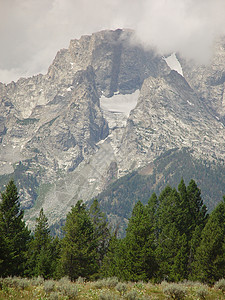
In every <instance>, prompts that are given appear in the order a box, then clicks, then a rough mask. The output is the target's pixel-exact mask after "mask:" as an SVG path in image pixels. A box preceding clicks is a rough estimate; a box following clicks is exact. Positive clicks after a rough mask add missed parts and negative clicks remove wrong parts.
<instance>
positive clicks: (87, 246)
mask: <svg viewBox="0 0 225 300" xmlns="http://www.w3.org/2000/svg"><path fill="white" fill-rule="evenodd" d="M64 230H65V237H64V238H63V241H62V253H61V263H62V268H63V272H64V275H68V276H69V277H70V279H71V280H72V281H74V280H75V279H77V278H78V277H79V276H81V277H86V278H90V277H91V275H93V274H95V273H96V272H97V269H98V265H97V257H98V255H97V251H96V247H97V241H96V240H95V239H94V226H93V223H92V221H91V219H90V216H89V214H88V212H87V210H86V206H85V205H84V204H83V203H82V201H78V202H77V204H76V205H75V206H73V207H72V209H71V212H69V213H68V215H67V218H66V223H65V227H64Z"/></svg>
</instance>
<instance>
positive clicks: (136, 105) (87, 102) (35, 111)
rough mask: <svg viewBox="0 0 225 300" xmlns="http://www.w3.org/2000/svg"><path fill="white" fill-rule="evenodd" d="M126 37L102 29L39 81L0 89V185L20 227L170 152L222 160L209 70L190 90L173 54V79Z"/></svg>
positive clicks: (60, 56) (191, 74)
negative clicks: (22, 218) (15, 199)
mask: <svg viewBox="0 0 225 300" xmlns="http://www.w3.org/2000/svg"><path fill="white" fill-rule="evenodd" d="M133 37H134V32H132V31H130V30H115V31H112V30H110V31H107V30H105V31H101V32H98V33H95V34H92V35H89V36H83V37H81V38H80V39H79V40H71V42H70V45H69V48H68V49H63V50H60V51H59V52H58V53H57V55H56V57H55V59H54V61H53V63H52V64H51V66H50V67H49V69H48V72H47V74H46V75H37V76H33V77H30V78H26V79H25V78H22V79H20V80H18V81H17V82H12V83H10V84H8V85H4V84H0V101H1V106H0V154H1V155H0V165H1V168H0V175H1V176H0V183H1V184H4V183H5V182H6V181H7V179H8V178H9V177H11V176H14V177H15V179H16V180H17V182H18V185H19V187H21V190H20V192H21V200H22V205H23V207H25V208H27V209H28V210H27V212H26V217H27V219H28V220H29V222H30V224H31V223H32V220H33V219H34V218H35V216H36V215H37V213H38V212H39V209H40V207H43V208H44V211H45V212H46V215H47V216H48V218H49V222H50V223H54V222H56V221H57V220H60V219H61V218H63V217H65V215H66V213H67V211H68V210H70V207H71V205H74V204H75V203H76V201H77V200H78V199H83V200H85V201H86V200H89V199H91V198H92V197H93V196H95V195H97V194H98V193H100V192H101V191H103V190H104V189H105V188H107V186H108V185H109V184H110V183H111V182H113V181H115V180H116V179H118V178H121V177H122V176H124V175H126V174H129V173H130V172H132V171H133V170H137V169H138V168H140V167H144V166H145V165H148V164H150V163H151V162H153V161H154V160H155V159H156V158H157V157H159V156H160V155H162V154H163V153H164V152H166V151H168V150H171V149H182V148H184V147H185V149H187V151H189V152H190V153H191V156H192V157H193V158H195V159H200V160H204V161H206V162H207V161H208V162H213V163H215V164H217V163H218V164H223V163H224V157H225V145H224V136H225V129H224V125H223V123H222V122H221V121H222V120H223V108H224V103H223V102H224V101H223V100H221V99H223V89H224V82H223V80H222V79H221V80H222V81H221V80H216V78H217V77H218V72H216V71H215V72H214V71H212V72H211V71H210V72H209V74H208V75H207V76H206V75H205V76H206V79H205V81H204V84H201V85H200V83H199V84H198V80H200V79H199V78H200V77H199V75H196V73H195V72H196V71H195V70H196V68H197V67H196V66H193V69H192V65H191V64H190V65H188V67H187V62H186V61H185V60H184V59H182V58H180V57H178V59H179V61H180V63H181V67H182V70H183V75H184V76H181V75H180V74H178V73H177V72H176V71H171V69H170V67H169V66H168V65H167V63H166V61H165V60H164V59H163V57H161V56H160V55H158V54H157V53H155V52H154V50H146V49H144V48H142V47H141V45H139V44H137V43H134V42H133ZM217 47H218V46H217ZM224 53H225V50H224V52H223V50H221V49H220V51H217V52H216V54H215V55H216V57H215V59H214V61H215V62H219V61H220V59H221V57H223V55H224ZM199 68H200V67H199ZM207 68H209V69H210V67H205V69H204V70H209V69H207ZM212 68H213V70H217V68H218V69H220V73H221V72H222V71H221V70H222V69H223V67H221V66H220V65H219V63H215V64H213V66H212ZM197 70H198V69H197ZM201 70H203V66H201ZM210 70H211V69H210ZM197 72H198V71H197ZM202 73H203V71H202ZM198 74H200V73H198ZM221 76H222V75H221ZM194 78H196V80H195V81H194ZM221 78H222V77H221ZM198 87H200V89H198ZM212 91H213V99H212V103H211V102H210V101H211V100H210V95H212ZM217 95H218V99H217V98H216V97H217ZM118 99H120V100H118ZM107 100H108V101H109V102H107ZM113 101H114V102H113ZM127 101H128V102H127ZM126 103H129V104H127V108H126ZM210 103H211V104H210ZM124 105H125V106H124ZM117 201H119V200H118V199H117Z"/></svg>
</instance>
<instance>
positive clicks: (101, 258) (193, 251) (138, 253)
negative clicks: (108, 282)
mask: <svg viewBox="0 0 225 300" xmlns="http://www.w3.org/2000/svg"><path fill="white" fill-rule="evenodd" d="M23 215H24V212H23V210H21V209H20V203H19V196H18V191H17V188H16V185H15V183H14V181H13V180H10V182H9V183H8V185H7V186H6V189H5V191H4V192H2V193H1V202H0V276H1V277H7V276H22V277H37V276H43V277H44V278H46V279H47V278H54V279H58V278H60V277H63V276H69V277H70V279H71V280H72V281H74V280H76V279H77V278H78V277H85V278H87V279H88V280H94V279H97V278H102V277H112V276H116V277H118V278H119V279H120V280H124V281H139V280H143V281H148V280H151V281H153V282H161V281H163V280H167V281H173V282H178V281H182V280H185V279H190V280H199V281H202V282H206V283H214V282H215V281H217V280H219V279H221V278H223V277H225V196H224V197H223V201H221V203H219V204H218V205H217V206H216V208H215V209H214V210H213V211H212V212H211V213H210V214H208V212H207V208H206V206H205V205H204V204H203V200H202V198H201V191H200V189H199V188H198V187H197V185H196V183H195V181H194V180H191V181H190V183H189V185H188V186H187V187H186V186H185V183H184V180H183V179H182V180H181V181H180V184H179V186H178V190H176V189H175V188H171V187H170V186H167V187H166V188H165V189H164V190H163V191H162V192H161V193H160V195H159V196H158V197H157V195H156V194H155V193H153V194H152V195H151V197H150V199H149V201H148V203H147V205H143V204H142V203H141V201H138V202H137V203H136V204H135V206H134V208H133V211H132V215H131V217H130V219H129V221H128V225H127V229H126V236H125V237H124V238H118V237H117V230H118V229H115V230H113V231H112V230H110V228H109V225H108V223H107V220H106V217H105V214H104V213H103V212H102V211H101V209H100V206H99V203H98V200H97V199H95V200H94V201H93V203H92V204H91V206H90V208H87V206H86V205H85V204H84V203H83V202H82V201H78V202H77V203H76V205H75V206H73V207H72V209H71V211H70V212H69V213H68V214H67V218H66V222H65V226H64V228H63V229H64V233H65V234H64V237H63V238H62V239H59V238H57V237H56V238H53V237H52V236H51V235H50V230H49V225H48V220H47V218H46V216H45V215H44V211H43V209H41V210H40V213H39V216H38V218H37V219H36V225H35V229H34V232H33V233H31V232H30V230H29V229H28V227H27V226H26V223H25V221H24V220H23Z"/></svg>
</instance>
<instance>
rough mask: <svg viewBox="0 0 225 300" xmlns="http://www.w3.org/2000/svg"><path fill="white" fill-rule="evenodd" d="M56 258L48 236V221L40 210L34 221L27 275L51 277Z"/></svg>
mask: <svg viewBox="0 0 225 300" xmlns="http://www.w3.org/2000/svg"><path fill="white" fill-rule="evenodd" d="M57 257H58V252H57V251H56V249H55V246H54V241H53V238H52V237H51V235H50V230H49V226H48V219H47V217H46V216H45V215H44V212H43V208H42V209H41V210H40V213H39V217H38V218H37V219H36V225H35V230H34V238H33V240H32V241H31V243H30V247H29V251H28V259H27V275H28V276H36V277H37V276H43V277H44V278H51V277H53V273H54V272H55V261H56V260H57Z"/></svg>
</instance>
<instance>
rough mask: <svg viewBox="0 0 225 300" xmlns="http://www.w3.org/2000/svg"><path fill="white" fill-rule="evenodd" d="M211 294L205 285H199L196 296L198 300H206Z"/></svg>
mask: <svg viewBox="0 0 225 300" xmlns="http://www.w3.org/2000/svg"><path fill="white" fill-rule="evenodd" d="M208 294H209V290H208V287H207V286H205V285H199V286H198V287H197V289H196V296H197V298H198V299H202V300H204V299H205V298H206V296H207V295H208Z"/></svg>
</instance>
